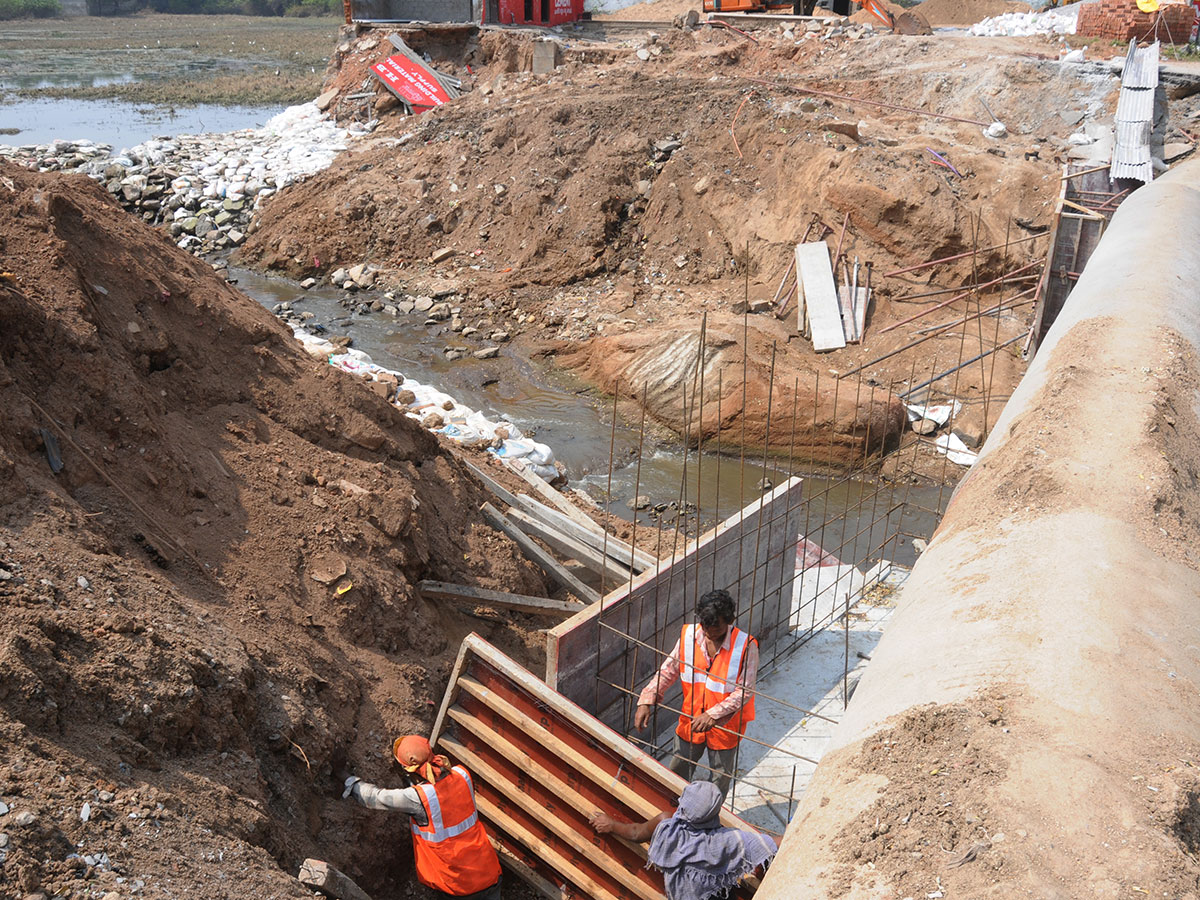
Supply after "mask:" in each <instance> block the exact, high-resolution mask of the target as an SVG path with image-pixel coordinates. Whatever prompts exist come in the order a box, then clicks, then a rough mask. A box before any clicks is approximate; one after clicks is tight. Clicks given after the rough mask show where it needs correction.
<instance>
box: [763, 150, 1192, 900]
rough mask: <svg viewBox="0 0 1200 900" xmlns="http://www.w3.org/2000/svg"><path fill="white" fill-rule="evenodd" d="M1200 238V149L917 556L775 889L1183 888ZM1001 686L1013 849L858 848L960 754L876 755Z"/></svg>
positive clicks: (995, 740)
mask: <svg viewBox="0 0 1200 900" xmlns="http://www.w3.org/2000/svg"><path fill="white" fill-rule="evenodd" d="M1198 234H1200V161H1196V162H1190V163H1188V164H1186V165H1184V166H1181V167H1179V168H1177V169H1176V170H1175V171H1173V172H1171V173H1169V174H1168V175H1167V176H1165V177H1164V178H1162V179H1160V180H1159V181H1156V182H1155V183H1153V184H1152V185H1148V186H1146V187H1144V188H1142V189H1140V190H1138V191H1137V192H1136V193H1134V194H1133V195H1132V196H1131V197H1130V198H1129V199H1128V200H1127V201H1126V202H1125V203H1124V204H1123V205H1122V207H1121V209H1120V210H1119V211H1118V213H1117V214H1116V216H1115V218H1114V220H1113V222H1112V225H1111V226H1110V228H1109V230H1108V233H1107V234H1106V235H1105V236H1104V238H1103V240H1102V241H1101V243H1100V245H1099V247H1098V248H1097V251H1096V253H1095V254H1094V255H1093V257H1092V259H1091V261H1090V262H1089V264H1088V266H1087V269H1086V271H1085V272H1084V273H1083V276H1082V277H1081V278H1080V280H1079V283H1078V285H1077V286H1076V288H1075V290H1074V292H1073V293H1072V294H1071V296H1070V298H1069V299H1068V301H1067V303H1066V306H1065V307H1064V309H1063V312H1062V314H1061V315H1060V316H1059V318H1058V320H1057V322H1056V323H1055V325H1054V327H1053V328H1052V329H1051V330H1050V332H1049V334H1048V335H1047V338H1046V341H1045V343H1044V344H1043V346H1042V348H1041V349H1040V350H1039V352H1038V355H1037V357H1036V359H1035V361H1034V362H1033V364H1032V365H1031V367H1030V370H1029V372H1028V374H1027V375H1026V377H1025V378H1024V380H1023V381H1022V382H1021V384H1020V386H1019V388H1018V389H1017V390H1016V391H1015V392H1014V395H1013V397H1012V399H1011V400H1010V402H1009V404H1008V406H1007V407H1006V408H1005V410H1004V413H1003V415H1002V417H1001V419H1000V420H999V422H997V424H996V426H995V427H994V428H993V429H992V433H991V436H990V437H989V439H988V441H987V443H986V444H985V446H984V448H983V450H982V453H981V456H980V459H979V461H978V463H977V464H976V465H975V467H974V468H973V469H972V471H971V473H970V475H969V477H968V478H967V479H966V480H965V481H964V482H963V483H962V484H961V485H960V487H959V489H958V491H957V492H956V495H955V497H954V499H953V501H952V503H951V506H950V509H949V510H948V512H947V514H946V516H945V518H944V520H943V522H942V524H941V526H940V527H939V529H938V532H937V533H936V535H935V537H934V539H933V540H932V542H931V543H930V545H929V548H928V550H927V551H926V552H925V553H924V554H923V555H922V557H921V558H920V559H919V561H918V562H917V565H916V567H915V569H914V571H913V573H912V576H911V578H910V580H909V582H908V584H907V585H906V586H905V588H904V591H903V595H902V597H901V601H900V607H899V609H898V610H897V612H896V614H895V617H894V619H893V621H892V623H891V625H890V626H889V628H888V630H887V632H886V633H885V635H884V637H883V639H882V642H881V643H880V645H879V647H878V649H877V650H876V651H875V653H874V654H873V661H872V663H871V665H870V667H869V669H868V671H867V673H866V675H865V676H864V678H863V680H862V682H861V684H860V685H859V687H858V690H857V692H856V694H855V696H854V698H853V701H852V702H851V704H850V708H849V710H848V711H847V715H846V718H845V720H844V722H843V724H842V725H841V726H840V728H839V730H838V731H837V733H836V734H835V735H834V739H833V745H832V746H831V748H830V750H829V752H828V753H827V754H826V755H825V756H824V758H823V761H822V763H821V765H820V766H819V767H818V769H817V772H816V775H815V777H814V779H813V782H812V784H811V786H810V788H809V790H808V792H807V793H806V794H805V796H804V798H803V801H802V803H801V804H800V806H799V808H798V810H797V812H796V816H795V817H794V819H793V822H792V824H791V826H790V828H789V830H788V832H787V835H786V838H785V840H784V843H783V847H782V851H781V854H780V857H779V859H778V860H777V861H776V863H775V865H774V866H773V867H772V869H771V871H770V872H769V873H768V875H767V877H766V879H765V880H764V883H763V886H762V889H761V890H760V891H759V892H758V895H757V896H758V900H793V898H796V897H806V898H823V897H835V896H836V897H850V898H857V897H891V896H894V897H900V896H906V895H907V894H910V893H912V891H911V890H907V891H905V892H904V893H902V894H896V893H892V889H893V888H894V887H895V884H897V883H899V882H900V881H901V880H902V879H903V878H907V879H909V880H908V881H906V882H905V884H906V885H908V886H909V887H911V884H912V883H913V875H914V873H923V872H926V870H927V873H926V874H927V875H928V877H927V878H926V879H925V880H926V881H928V885H929V886H928V888H923V889H922V890H921V891H920V893H919V894H918V895H917V896H921V897H924V896H927V895H928V896H931V897H933V896H946V897H956V896H973V897H982V896H988V897H1016V896H1037V897H1100V896H1105V897H1108V896H1112V897H1118V896H1132V895H1133V894H1130V893H1128V891H1130V890H1134V888H1133V887H1131V886H1136V889H1137V890H1140V891H1141V892H1142V893H1143V894H1146V895H1148V896H1159V897H1161V896H1163V895H1164V891H1166V892H1167V893H1168V894H1169V895H1170V896H1180V894H1179V893H1178V891H1179V887H1178V883H1177V882H1174V881H1172V880H1171V879H1172V878H1173V877H1174V874H1173V872H1174V871H1175V869H1174V866H1175V864H1176V861H1178V864H1179V867H1180V868H1179V871H1180V872H1185V871H1188V869H1187V867H1188V866H1190V865H1191V864H1190V863H1188V862H1187V860H1186V859H1184V855H1183V853H1182V849H1183V847H1184V844H1183V843H1181V841H1184V840H1186V839H1187V838H1186V836H1187V835H1188V834H1190V833H1191V830H1190V829H1192V828H1194V826H1195V822H1191V821H1189V820H1187V817H1188V816H1193V818H1194V817H1195V809H1194V807H1195V805H1196V804H1195V802H1194V801H1195V797H1196V794H1195V791H1194V789H1186V788H1185V787H1183V786H1182V785H1186V784H1187V783H1188V777H1187V770H1186V768H1183V766H1182V764H1183V763H1184V762H1186V761H1187V759H1188V758H1189V757H1188V755H1186V754H1190V753H1191V750H1192V749H1194V748H1196V747H1197V746H1198V742H1200V702H1197V701H1198V699H1200V574H1198V572H1197V569H1198V568H1200V543H1198V541H1200V486H1198V485H1200V427H1198V424H1197V407H1198V405H1200V370H1198V366H1197V348H1198V347H1200V253H1197V252H1196V250H1195V240H1196V235H1198ZM985 696H986V697H989V698H990V699H989V701H988V702H989V703H990V704H991V706H992V707H1002V708H1003V711H1004V712H1003V715H1004V717H1005V719H1006V726H1007V727H1005V728H1004V729H1003V730H1001V729H999V728H995V729H990V730H989V731H988V732H987V733H986V734H982V733H981V734H980V736H979V740H980V742H981V743H980V745H979V750H978V752H979V758H980V759H986V760H988V769H989V771H990V773H991V776H990V777H991V778H993V779H994V781H989V782H987V785H988V786H987V787H985V785H984V783H983V782H980V787H979V794H978V797H976V798H975V802H976V803H977V804H978V805H979V808H986V809H987V810H988V815H989V817H990V820H989V821H990V824H991V827H993V828H994V829H995V830H997V831H1003V832H1005V833H1006V835H1007V843H1006V844H1004V845H1003V846H1001V845H1000V844H999V843H997V844H995V845H994V846H993V849H991V850H989V851H988V852H987V854H986V856H985V854H984V853H982V852H981V854H980V859H981V862H980V864H979V865H970V866H967V865H964V866H963V867H961V868H954V869H950V868H948V867H947V866H946V865H945V864H946V862H947V860H949V859H950V855H949V853H950V851H955V852H958V851H961V850H963V849H964V847H965V846H966V842H968V841H969V840H970V839H971V838H966V836H965V835H964V836H963V838H965V840H964V842H963V843H962V844H961V845H957V846H956V845H955V839H951V840H950V844H951V846H949V847H947V846H940V847H939V845H938V840H937V839H936V838H935V839H934V840H933V841H932V843H931V844H929V845H928V846H925V845H921V844H920V842H916V843H914V844H913V846H906V845H905V839H902V838H901V837H900V834H899V832H900V828H899V826H897V828H896V831H895V832H893V834H894V835H895V840H894V841H891V840H890V839H889V842H887V843H886V846H887V847H888V848H890V849H889V850H888V851H887V854H889V855H885V856H884V857H877V858H876V859H875V861H874V862H873V863H872V864H871V866H868V865H867V864H866V863H865V862H863V861H856V860H857V856H858V854H857V853H855V852H854V848H855V847H861V846H863V845H862V843H861V841H863V840H867V839H868V838H870V837H871V834H870V833H869V829H868V832H867V833H866V834H865V836H864V830H863V829H864V825H863V822H864V821H865V820H866V819H867V818H869V817H870V816H869V815H868V811H869V810H873V809H878V808H879V807H878V805H877V801H880V800H881V799H882V800H883V801H884V802H888V801H890V800H891V799H892V798H895V799H896V800H897V802H900V803H903V802H904V799H903V798H905V797H906V796H916V795H917V788H915V787H914V785H928V787H926V788H922V790H925V791H926V792H928V791H929V790H932V791H934V792H936V791H937V790H938V788H937V782H935V781H933V780H932V779H929V778H925V776H926V775H927V774H928V773H929V772H930V771H933V772H936V770H937V762H936V754H932V755H934V758H935V761H934V762H933V763H932V764H931V763H930V762H929V761H928V760H927V759H925V758H924V757H922V756H921V755H919V754H915V755H914V766H913V767H912V768H913V771H912V773H911V779H910V780H903V779H901V778H899V777H898V776H896V775H895V774H893V775H892V776H891V777H890V778H889V777H885V776H883V775H881V774H879V773H878V772H871V771H866V770H865V769H864V764H863V762H862V760H863V759H866V758H870V757H868V756H866V755H862V754H860V751H862V750H863V749H864V747H865V746H868V745H869V742H870V741H871V737H872V736H873V735H878V734H879V733H880V732H881V731H882V730H883V729H886V728H891V727H893V726H895V725H897V724H898V723H899V722H901V721H902V720H903V719H905V717H908V716H910V715H912V714H913V713H914V712H915V711H917V710H921V709H923V710H925V711H926V712H928V710H929V709H930V707H929V704H934V705H935V706H936V707H952V706H954V705H956V704H960V705H961V704H965V705H967V706H968V707H971V706H972V705H973V704H974V705H976V706H978V702H977V701H978V699H979V698H980V697H985ZM893 734H896V735H900V743H899V744H898V745H897V753H902V752H908V751H913V748H912V747H909V746H907V745H906V744H905V741H906V740H907V739H906V738H905V737H904V732H903V731H896V732H893ZM1180 748H1189V749H1187V750H1186V754H1185V752H1184V751H1182V750H1181V749H1180ZM917 749H919V748H917ZM922 778H925V780H924V781H922V780H921V779H922ZM1172 785H1174V787H1172ZM1189 790H1191V791H1192V792H1191V793H1189V792H1188V791H1189ZM1151 791H1153V792H1154V793H1151ZM1172 791H1173V792H1174V795H1173V796H1169V795H1170V794H1171V792H1172ZM1189 796H1190V797H1192V799H1193V802H1192V803H1191V804H1190V805H1189V803H1188V802H1187V798H1188V797H1189ZM1154 804H1158V805H1157V806H1155V805H1154ZM1172 804H1176V805H1177V806H1178V809H1176V807H1175V806H1173V805H1172ZM945 805H946V807H947V810H946V815H947V817H948V818H950V817H953V816H955V815H961V811H960V810H959V809H957V807H956V804H954V803H952V802H947V803H946V804H945ZM1189 809H1191V812H1189V811H1188V810H1189ZM873 815H874V813H873V812H872V813H871V816H873ZM1180 817H1182V818H1180ZM966 821H969V820H966ZM914 847H916V849H914ZM922 849H923V850H924V852H920V851H921V850H922ZM890 854H895V855H894V856H892V855H890ZM996 860H999V861H1000V863H1001V864H1000V865H999V866H998V867H996V868H994V869H993V868H992V866H991V864H992V863H993V862H994V861H996ZM902 869H906V870H907V875H905V876H901V875H898V874H896V873H897V872H900V871H901V870H902ZM888 873H891V874H888ZM1193 875H1194V872H1193ZM935 878H936V879H937V880H936V883H935ZM922 883H923V882H922ZM1191 883H1192V885H1193V889H1194V882H1191ZM927 891H942V893H928V894H927ZM1189 896H1191V895H1189Z"/></svg>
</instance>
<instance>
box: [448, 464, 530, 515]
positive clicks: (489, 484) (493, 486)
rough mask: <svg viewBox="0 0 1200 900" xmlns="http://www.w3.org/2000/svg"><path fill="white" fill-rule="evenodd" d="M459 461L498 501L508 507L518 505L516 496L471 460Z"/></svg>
mask: <svg viewBox="0 0 1200 900" xmlns="http://www.w3.org/2000/svg"><path fill="white" fill-rule="evenodd" d="M459 459H460V460H461V461H462V464H463V465H464V466H466V467H467V468H468V469H470V470H471V473H472V474H473V475H474V476H475V477H476V478H478V479H479V480H480V481H482V482H483V486H484V487H485V488H487V489H488V490H489V491H491V492H492V494H494V495H495V497H496V499H498V500H499V501H500V502H501V503H503V504H505V505H506V506H516V505H517V497H516V495H515V494H513V493H512V492H511V491H509V490H508V489H507V488H506V487H504V485H502V484H501V483H500V482H498V481H496V479H494V478H492V476H491V475H488V474H487V473H486V472H484V471H483V470H482V469H480V468H478V467H477V466H476V465H475V464H474V463H472V462H470V461H469V460H466V459H463V458H462V457H461V456H460V457H459Z"/></svg>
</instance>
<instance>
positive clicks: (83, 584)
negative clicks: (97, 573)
mask: <svg viewBox="0 0 1200 900" xmlns="http://www.w3.org/2000/svg"><path fill="white" fill-rule="evenodd" d="M75 583H76V584H77V585H79V587H80V589H82V590H85V591H86V590H88V589H89V588H90V587H91V586H92V584H91V582H90V581H88V580H87V579H86V578H84V577H83V576H82V575H80V576H79V577H78V578H76V579H75Z"/></svg>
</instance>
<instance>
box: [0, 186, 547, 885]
mask: <svg viewBox="0 0 1200 900" xmlns="http://www.w3.org/2000/svg"><path fill="white" fill-rule="evenodd" d="M0 251H2V252H3V256H4V265H3V266H2V267H0V268H2V269H3V270H4V274H3V275H0V388H2V390H0V417H2V418H3V421H4V423H5V425H4V428H3V429H0V743H2V744H3V746H4V747H5V750H4V758H5V765H6V771H5V773H4V775H3V776H2V777H0V800H2V801H3V803H4V805H5V806H6V808H7V810H8V812H7V814H6V815H4V816H3V817H2V818H0V830H2V831H3V832H4V833H5V835H6V838H7V844H6V845H4V846H2V847H0V857H3V866H2V867H0V894H3V895H4V896H22V895H24V894H26V893H33V892H37V891H41V892H43V893H45V894H47V895H53V896H64V897H65V896H75V897H82V896H85V895H86V896H100V895H101V894H103V893H104V892H105V891H113V890H115V891H117V892H118V893H121V894H122V895H124V891H126V890H128V889H129V887H130V886H137V885H141V886H142V889H141V895H142V896H147V897H167V896H169V897H174V898H186V897H197V898H199V897H204V898H206V900H211V898H225V897H228V898H235V897H236V898H242V897H247V896H274V897H301V896H308V895H307V894H306V893H305V892H304V891H301V890H300V888H299V885H298V883H296V882H295V881H294V880H293V879H292V877H291V875H292V873H294V872H295V870H296V867H297V864H298V863H299V862H300V860H302V859H303V858H304V857H305V856H309V855H314V856H319V857H321V858H325V859H328V860H330V861H331V862H333V863H334V864H335V865H338V866H339V867H341V868H344V869H345V870H347V871H348V872H350V873H351V874H353V875H354V877H356V878H359V879H361V881H362V883H363V885H364V886H365V887H368V888H369V889H371V890H372V892H378V893H376V896H389V895H394V893H395V892H396V891H397V890H400V889H401V887H400V886H402V885H403V884H406V883H407V881H408V879H409V876H410V872H409V863H410V862H411V861H410V860H408V859H407V855H408V849H407V847H408V841H407V839H406V838H405V832H406V827H407V823H406V822H405V821H402V817H394V816H386V815H382V814H372V813H369V812H367V811H365V810H362V809H360V808H358V807H356V806H353V807H352V806H350V805H349V804H343V803H342V802H341V801H340V800H335V799H334V794H333V792H332V784H331V782H330V779H329V775H330V757H331V754H332V752H333V751H334V750H335V749H336V748H339V747H340V748H343V749H345V750H346V751H348V754H349V759H350V762H351V764H352V765H353V766H354V767H355V768H356V769H357V770H358V771H359V773H360V774H362V775H363V776H365V777H369V778H370V777H373V778H378V779H383V780H389V779H391V778H392V776H391V774H390V773H389V768H388V763H387V751H388V747H389V746H390V739H391V736H393V735H395V734H397V733H400V732H404V731H407V730H410V729H411V730H427V728H428V726H429V723H430V720H431V718H432V713H433V711H434V705H433V704H434V703H435V701H436V700H437V699H439V697H440V693H441V689H442V685H443V683H444V677H445V675H446V673H447V671H448V668H449V665H450V663H451V661H452V658H453V653H454V652H455V650H456V649H457V645H458V642H459V639H460V638H461V636H462V635H463V634H464V633H466V632H467V631H469V630H472V629H475V630H481V631H482V632H483V633H484V634H486V635H487V636H488V637H489V639H491V640H493V641H495V642H497V643H498V644H500V645H501V646H504V647H506V648H507V649H508V651H509V652H511V653H513V654H515V655H517V656H518V657H519V658H524V659H525V660H526V661H527V662H530V663H531V664H536V661H537V660H536V656H537V651H535V650H531V649H530V648H529V647H527V646H526V645H525V638H524V635H525V634H526V633H528V634H532V633H533V632H532V627H536V626H532V627H531V628H530V630H529V631H528V632H526V631H523V630H522V629H521V628H520V627H519V626H514V627H513V628H502V627H499V626H487V625H485V624H483V623H481V622H479V621H478V620H476V619H468V618H465V617H464V616H463V615H462V614H461V613H460V612H457V611H455V610H454V609H453V608H448V607H436V606H433V605H429V604H426V603H425V602H423V601H422V600H420V599H419V598H418V597H417V596H416V594H415V592H414V588H413V584H414V583H415V582H416V581H417V580H418V579H420V578H422V577H432V578H438V579H445V580H450V581H459V582H475V583H478V584H480V585H484V586H502V587H504V588H505V589H508V590H516V591H523V592H526V593H538V592H539V591H542V590H543V589H544V585H543V584H542V582H541V579H540V576H538V575H537V574H536V573H534V572H533V571H532V570H531V569H530V567H529V566H528V565H527V564H525V563H524V562H523V561H522V560H520V559H519V557H518V556H517V555H516V553H515V552H514V550H513V548H512V546H511V545H510V544H509V543H508V542H507V541H506V540H505V539H503V538H501V537H499V536H498V535H496V534H495V533H494V532H493V531H492V530H491V529H490V528H488V527H486V526H484V525H481V524H480V523H479V522H478V521H477V518H476V515H475V514H474V512H473V511H474V510H475V509H477V508H478V506H479V504H480V503H481V501H482V500H483V499H484V497H483V496H481V495H480V493H479V489H478V488H477V487H476V486H475V485H474V482H473V481H471V480H470V479H469V478H467V477H465V476H464V472H463V470H462V468H461V467H460V464H458V463H457V462H456V461H455V460H454V459H453V458H452V457H450V456H448V455H447V454H446V453H445V452H444V451H442V450H441V449H440V448H439V446H438V444H437V442H436V440H435V439H434V438H433V437H432V436H431V435H429V434H428V433H426V432H424V431H422V430H421V429H420V428H418V427H417V426H416V425H415V424H413V423H412V422H410V421H409V420H407V419H405V418H403V417H402V416H401V414H400V413H399V412H398V411H397V410H396V409H394V408H393V407H392V406H390V405H389V404H388V403H386V402H385V401H384V400H383V399H381V398H379V397H378V396H376V395H375V394H374V393H372V392H371V391H370V390H368V389H367V388H365V387H364V386H363V385H361V384H360V383H358V382H357V381H355V380H354V379H353V378H351V377H349V376H346V375H344V374H341V373H338V372H336V371H334V370H332V369H331V368H329V367H328V366H325V365H322V364H320V363H318V362H315V361H313V360H311V359H308V358H307V357H305V356H304V355H303V354H302V353H301V352H300V351H299V349H298V345H297V344H296V343H295V342H294V341H293V339H292V337H291V335H290V333H289V332H288V331H287V330H286V329H285V328H283V327H282V326H281V325H280V324H279V323H278V322H276V321H275V320H274V319H273V318H272V317H271V316H270V314H269V313H267V312H266V311H265V310H263V309H262V308H261V307H259V306H258V305H257V304H255V303H253V302H252V301H250V300H248V299H247V298H245V297H244V296H242V295H240V294H238V293H236V292H235V291H234V290H232V289H231V288H230V287H229V286H228V285H226V284H225V283H224V282H222V281H221V280H220V279H219V278H217V277H216V276H215V275H214V274H213V272H212V270H211V269H210V268H209V267H208V266H207V265H206V264H204V263H203V262H200V261H198V260H195V259H193V258H192V257H190V256H188V255H186V254H183V253H182V252H180V251H179V250H177V249H176V248H175V247H174V246H173V245H172V244H171V242H170V241H169V240H168V239H167V238H165V237H164V236H162V235H161V234H159V233H156V232H153V231H151V230H150V229H149V228H147V227H145V226H143V225H141V223H138V222H137V221H136V220H134V219H132V218H130V217H128V216H127V215H126V214H125V213H124V212H123V211H122V210H121V209H119V208H118V207H117V206H116V204H115V203H114V202H113V201H112V200H111V199H110V198H109V197H108V196H107V195H106V194H105V192H104V190H103V188H102V187H100V186H97V185H95V184H93V183H92V182H90V181H88V180H86V179H84V178H75V177H72V178H68V177H62V176H49V175H35V174H31V173H29V172H27V171H25V170H22V169H16V168H5V169H4V170H3V171H2V172H0ZM60 463H61V470H59V464H60ZM531 646H532V639H531ZM379 847H386V848H388V849H387V852H386V853H379V852H377V850H376V848H379ZM121 885H124V887H122V886H121Z"/></svg>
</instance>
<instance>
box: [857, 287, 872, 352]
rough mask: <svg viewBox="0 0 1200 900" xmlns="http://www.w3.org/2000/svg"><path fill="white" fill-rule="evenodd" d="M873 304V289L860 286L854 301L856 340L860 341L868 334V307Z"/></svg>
mask: <svg viewBox="0 0 1200 900" xmlns="http://www.w3.org/2000/svg"><path fill="white" fill-rule="evenodd" d="M870 305H871V291H870V290H869V289H868V288H865V287H860V288H859V289H858V296H857V298H856V299H855V301H854V342H855V343H860V342H861V341H862V339H863V338H864V337H865V336H866V334H867V308H868V307H869V306H870Z"/></svg>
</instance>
